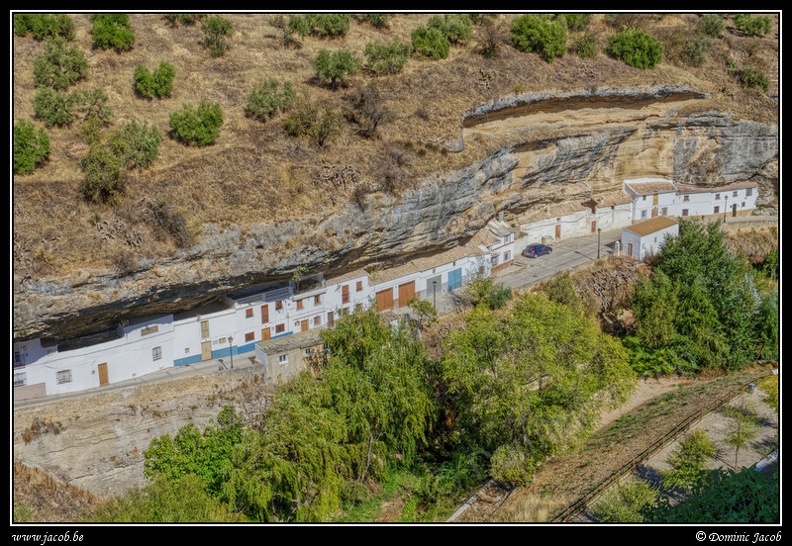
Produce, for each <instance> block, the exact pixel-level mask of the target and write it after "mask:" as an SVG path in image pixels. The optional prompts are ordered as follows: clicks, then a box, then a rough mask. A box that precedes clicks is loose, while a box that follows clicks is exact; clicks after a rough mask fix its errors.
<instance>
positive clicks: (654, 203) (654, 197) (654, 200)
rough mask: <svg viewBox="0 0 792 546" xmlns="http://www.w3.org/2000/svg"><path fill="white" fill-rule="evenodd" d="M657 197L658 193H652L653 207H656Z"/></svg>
mask: <svg viewBox="0 0 792 546" xmlns="http://www.w3.org/2000/svg"><path fill="white" fill-rule="evenodd" d="M658 197H659V195H658V194H654V195H653V196H652V206H653V207H656V206H657V203H658Z"/></svg>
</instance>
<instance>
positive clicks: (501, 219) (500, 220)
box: [498, 211, 503, 222]
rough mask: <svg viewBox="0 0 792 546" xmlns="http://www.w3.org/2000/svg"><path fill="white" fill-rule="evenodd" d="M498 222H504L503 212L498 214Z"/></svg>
mask: <svg viewBox="0 0 792 546" xmlns="http://www.w3.org/2000/svg"><path fill="white" fill-rule="evenodd" d="M498 221H499V222H503V211H500V212H499V213H498Z"/></svg>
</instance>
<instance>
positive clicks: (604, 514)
mask: <svg viewBox="0 0 792 546" xmlns="http://www.w3.org/2000/svg"><path fill="white" fill-rule="evenodd" d="M659 497H660V493H659V492H658V491H657V490H656V489H655V488H653V487H652V486H651V485H650V484H649V483H647V482H645V481H642V480H638V479H636V478H630V479H628V480H627V481H625V482H623V483H620V484H618V485H617V486H616V488H615V489H611V490H610V491H608V492H607V493H605V494H604V495H602V497H600V498H599V499H598V500H597V501H596V502H595V503H594V505H593V506H592V507H591V511H592V514H593V515H594V518H595V519H596V520H597V521H599V522H602V523H641V522H643V521H644V516H643V514H644V513H646V511H647V510H650V509H652V508H653V507H654V506H656V505H657V502H658V499H659Z"/></svg>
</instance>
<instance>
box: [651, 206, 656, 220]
mask: <svg viewBox="0 0 792 546" xmlns="http://www.w3.org/2000/svg"><path fill="white" fill-rule="evenodd" d="M652 218H657V207H652Z"/></svg>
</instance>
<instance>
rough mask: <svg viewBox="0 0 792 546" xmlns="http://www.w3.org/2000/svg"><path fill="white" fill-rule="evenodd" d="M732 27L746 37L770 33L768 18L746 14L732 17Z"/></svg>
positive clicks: (770, 24) (770, 26) (770, 25)
mask: <svg viewBox="0 0 792 546" xmlns="http://www.w3.org/2000/svg"><path fill="white" fill-rule="evenodd" d="M734 26H735V27H737V30H740V31H742V32H744V33H745V34H747V35H748V36H764V35H765V34H767V33H769V32H770V29H771V28H772V23H771V21H770V17H767V16H752V15H748V14H747V13H739V14H737V15H735V16H734Z"/></svg>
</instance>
